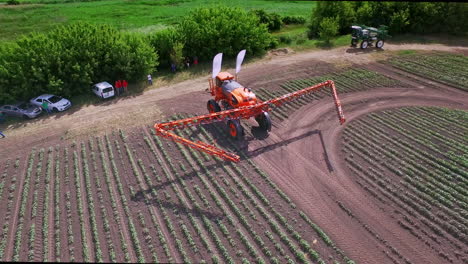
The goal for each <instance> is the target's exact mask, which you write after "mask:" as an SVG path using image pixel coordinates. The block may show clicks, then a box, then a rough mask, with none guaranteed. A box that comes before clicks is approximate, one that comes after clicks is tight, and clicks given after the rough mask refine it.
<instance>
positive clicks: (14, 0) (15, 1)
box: [7, 0, 20, 5]
mask: <svg viewBox="0 0 468 264" xmlns="http://www.w3.org/2000/svg"><path fill="white" fill-rule="evenodd" d="M19 4H20V2H19V1H18V0H8V1H7V5H19Z"/></svg>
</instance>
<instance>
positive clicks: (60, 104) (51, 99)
mask: <svg viewBox="0 0 468 264" xmlns="http://www.w3.org/2000/svg"><path fill="white" fill-rule="evenodd" d="M44 101H45V102H47V103H48V105H49V110H50V111H52V112H58V111H60V112H61V111H65V110H67V109H68V108H70V107H71V102H70V101H69V100H67V99H65V98H62V97H61V96H57V95H53V94H43V95H39V96H38V97H35V98H33V99H31V100H29V102H31V104H34V105H37V106H40V107H42V103H43V102H44Z"/></svg>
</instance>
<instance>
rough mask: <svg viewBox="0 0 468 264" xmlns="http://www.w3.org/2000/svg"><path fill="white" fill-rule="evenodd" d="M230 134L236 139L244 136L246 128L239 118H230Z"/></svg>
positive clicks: (228, 124)
mask: <svg viewBox="0 0 468 264" xmlns="http://www.w3.org/2000/svg"><path fill="white" fill-rule="evenodd" d="M227 126H228V129H229V135H230V136H231V137H232V138H234V139H237V140H239V139H241V138H242V136H244V129H243V128H242V126H241V124H240V121H239V120H229V121H228V123H227Z"/></svg>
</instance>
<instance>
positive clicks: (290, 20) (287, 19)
mask: <svg viewBox="0 0 468 264" xmlns="http://www.w3.org/2000/svg"><path fill="white" fill-rule="evenodd" d="M282 21H283V23H284V24H285V25H291V24H300V25H302V24H305V22H306V19H305V17H302V16H284V17H283V18H282Z"/></svg>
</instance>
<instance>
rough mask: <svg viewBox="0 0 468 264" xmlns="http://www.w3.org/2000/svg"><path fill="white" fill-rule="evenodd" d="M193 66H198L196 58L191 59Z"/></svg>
mask: <svg viewBox="0 0 468 264" xmlns="http://www.w3.org/2000/svg"><path fill="white" fill-rule="evenodd" d="M193 65H195V66H197V65H198V57H197V56H195V57H193Z"/></svg>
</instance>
